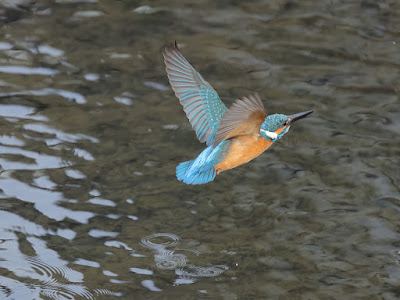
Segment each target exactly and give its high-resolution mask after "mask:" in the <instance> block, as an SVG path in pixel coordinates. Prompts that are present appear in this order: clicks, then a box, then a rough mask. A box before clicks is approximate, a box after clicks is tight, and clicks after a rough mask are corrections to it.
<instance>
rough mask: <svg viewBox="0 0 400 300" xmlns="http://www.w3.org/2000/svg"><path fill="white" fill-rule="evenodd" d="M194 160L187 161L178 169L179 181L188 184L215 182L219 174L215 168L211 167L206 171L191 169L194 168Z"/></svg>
mask: <svg viewBox="0 0 400 300" xmlns="http://www.w3.org/2000/svg"><path fill="white" fill-rule="evenodd" d="M193 162H194V160H190V161H185V162H182V163H180V164H179V165H178V166H177V167H176V177H177V178H178V180H179V181H182V182H184V183H186V184H204V183H207V182H210V181H213V180H214V178H215V176H216V175H217V172H216V171H215V169H214V167H210V168H208V169H206V170H204V169H197V168H195V169H194V170H193V168H191V167H192V166H193Z"/></svg>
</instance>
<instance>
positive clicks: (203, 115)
mask: <svg viewBox="0 0 400 300" xmlns="http://www.w3.org/2000/svg"><path fill="white" fill-rule="evenodd" d="M163 55H164V62H165V65H166V71H167V74H168V78H169V82H170V84H171V86H172V89H173V90H174V92H175V95H176V96H177V97H178V99H179V102H180V103H181V105H182V106H183V110H184V111H185V113H186V116H187V118H188V119H189V122H190V124H192V127H193V129H194V130H195V131H196V135H197V138H198V139H199V141H200V142H202V143H203V142H206V143H207V145H208V146H210V145H213V143H214V138H215V134H216V132H217V130H218V126H219V123H220V121H221V117H222V116H223V115H224V113H225V112H226V110H227V109H226V106H225V105H224V104H223V103H222V101H221V99H220V98H219V96H218V94H217V92H216V91H215V90H214V89H213V88H212V87H211V85H210V84H209V83H208V82H207V81H205V80H204V79H203V77H202V76H201V75H200V73H198V72H197V71H196V70H195V69H194V68H193V67H192V66H191V65H190V63H189V62H188V61H187V60H186V59H185V57H184V56H183V55H182V53H181V52H180V51H179V49H178V47H177V45H176V43H175V44H170V45H168V46H167V47H165V49H164V53H163Z"/></svg>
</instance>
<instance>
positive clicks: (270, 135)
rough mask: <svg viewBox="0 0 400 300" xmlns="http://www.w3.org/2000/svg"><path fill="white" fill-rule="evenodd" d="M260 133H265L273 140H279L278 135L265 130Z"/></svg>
mask: <svg viewBox="0 0 400 300" xmlns="http://www.w3.org/2000/svg"><path fill="white" fill-rule="evenodd" d="M260 131H262V132H264V133H265V135H266V136H267V137H269V138H270V139H271V140H275V139H276V138H278V134H276V133H275V132H272V131H267V130H264V129H260Z"/></svg>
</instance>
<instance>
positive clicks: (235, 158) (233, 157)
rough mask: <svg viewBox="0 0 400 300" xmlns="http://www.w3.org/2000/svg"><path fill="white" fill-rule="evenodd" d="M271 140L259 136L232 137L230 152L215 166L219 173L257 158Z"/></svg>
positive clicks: (270, 143)
mask: <svg viewBox="0 0 400 300" xmlns="http://www.w3.org/2000/svg"><path fill="white" fill-rule="evenodd" d="M271 145H272V142H271V141H267V140H266V139H264V138H259V137H257V136H247V135H246V136H238V137H235V138H233V139H232V143H231V146H230V148H229V152H228V153H227V155H226V156H225V158H224V160H223V161H221V162H220V163H219V164H217V165H216V166H215V169H216V170H217V173H221V172H223V171H226V170H229V169H232V168H234V167H237V166H239V165H242V164H244V163H247V162H248V161H250V160H252V159H253V158H256V157H257V156H259V155H260V154H261V153H263V152H264V151H265V150H267V149H268V147H269V146H271Z"/></svg>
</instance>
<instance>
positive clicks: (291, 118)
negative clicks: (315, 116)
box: [287, 110, 313, 125]
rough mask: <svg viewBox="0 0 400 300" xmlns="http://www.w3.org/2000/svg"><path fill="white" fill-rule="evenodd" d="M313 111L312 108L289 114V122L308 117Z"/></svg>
mask: <svg viewBox="0 0 400 300" xmlns="http://www.w3.org/2000/svg"><path fill="white" fill-rule="evenodd" d="M312 112H313V111H312V110H307V111H303V112H300V113H297V114H294V115H291V116H289V118H288V120H287V123H289V125H290V124H292V123H293V122H295V121H297V120H300V119H303V118H305V117H307V116H308V115H309V114H311V113H312Z"/></svg>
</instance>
